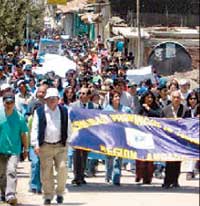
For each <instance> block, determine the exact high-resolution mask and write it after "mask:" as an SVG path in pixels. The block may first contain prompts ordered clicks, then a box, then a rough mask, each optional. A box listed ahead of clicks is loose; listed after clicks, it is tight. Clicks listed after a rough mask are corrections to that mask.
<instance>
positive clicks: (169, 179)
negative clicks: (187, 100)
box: [162, 90, 188, 189]
mask: <svg viewBox="0 0 200 206" xmlns="http://www.w3.org/2000/svg"><path fill="white" fill-rule="evenodd" d="M181 98H182V95H181V93H180V91H178V90H177V91H173V92H172V93H171V104H169V105H167V106H166V107H164V108H163V115H164V117H167V118H177V117H182V118H184V117H186V115H187V112H188V109H187V107H186V106H184V105H183V104H182V103H181V101H182V99H181ZM180 172H181V162H180V161H170V162H169V161H167V162H166V168H165V178H164V183H163V185H162V187H163V188H166V189H168V188H170V187H180V185H179V182H178V178H179V175H180Z"/></svg>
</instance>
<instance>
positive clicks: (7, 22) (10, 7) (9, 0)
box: [0, 0, 44, 49]
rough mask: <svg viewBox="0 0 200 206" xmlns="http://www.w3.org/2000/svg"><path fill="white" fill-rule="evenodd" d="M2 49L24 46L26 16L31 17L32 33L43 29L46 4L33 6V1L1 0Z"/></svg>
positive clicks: (0, 30) (0, 33) (0, 46)
mask: <svg viewBox="0 0 200 206" xmlns="http://www.w3.org/2000/svg"><path fill="white" fill-rule="evenodd" d="M0 5H1V6H0V48H1V49H6V48H8V47H13V46H15V45H16V44H17V45H19V44H22V42H23V39H24V35H25V28H26V16H27V14H29V15H30V17H31V20H32V21H31V24H30V25H29V26H30V27H29V29H30V33H31V32H38V31H40V30H41V29H42V27H43V17H44V3H42V4H40V5H36V4H33V3H32V1H31V0H0Z"/></svg>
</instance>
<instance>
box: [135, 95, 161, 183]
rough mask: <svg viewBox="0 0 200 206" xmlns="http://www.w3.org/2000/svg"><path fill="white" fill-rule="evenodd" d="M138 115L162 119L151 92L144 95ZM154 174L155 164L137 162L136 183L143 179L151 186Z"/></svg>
mask: <svg viewBox="0 0 200 206" xmlns="http://www.w3.org/2000/svg"><path fill="white" fill-rule="evenodd" d="M138 114H139V115H142V116H148V117H161V109H160V107H159V106H158V105H157V103H156V98H155V95H154V94H153V93H152V92H151V91H147V92H145V93H144V94H143V95H142V97H141V99H140V109H139V112H138ZM153 172H154V165H153V162H149V161H140V160H136V180H135V181H136V182H139V181H140V180H141V179H143V184H151V181H152V177H153Z"/></svg>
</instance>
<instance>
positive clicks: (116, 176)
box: [104, 90, 132, 186]
mask: <svg viewBox="0 0 200 206" xmlns="http://www.w3.org/2000/svg"><path fill="white" fill-rule="evenodd" d="M120 95H121V93H120V92H119V91H118V90H113V91H112V92H110V96H109V97H110V102H109V104H108V105H107V106H106V107H105V108H104V111H112V112H116V111H118V112H125V113H132V110H131V108H130V107H127V106H124V105H122V104H120ZM105 164H106V179H105V180H106V182H107V183H109V182H110V181H112V183H113V184H114V185H117V186H119V185H120V177H121V165H122V159H121V158H119V157H113V156H106V162H105Z"/></svg>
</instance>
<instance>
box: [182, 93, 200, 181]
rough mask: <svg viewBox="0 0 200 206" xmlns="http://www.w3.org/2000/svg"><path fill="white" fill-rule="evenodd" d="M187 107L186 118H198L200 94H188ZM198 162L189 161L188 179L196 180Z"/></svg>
mask: <svg viewBox="0 0 200 206" xmlns="http://www.w3.org/2000/svg"><path fill="white" fill-rule="evenodd" d="M186 106H187V107H188V109H189V110H188V111H187V112H186V114H185V117H196V116H197V114H198V112H197V108H198V107H199V102H198V93H197V92H195V91H192V92H190V93H189V94H188V96H187V99H186ZM195 165H196V161H195V160H189V161H188V164H187V175H186V179H187V180H191V179H193V178H195V173H194V169H195Z"/></svg>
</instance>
